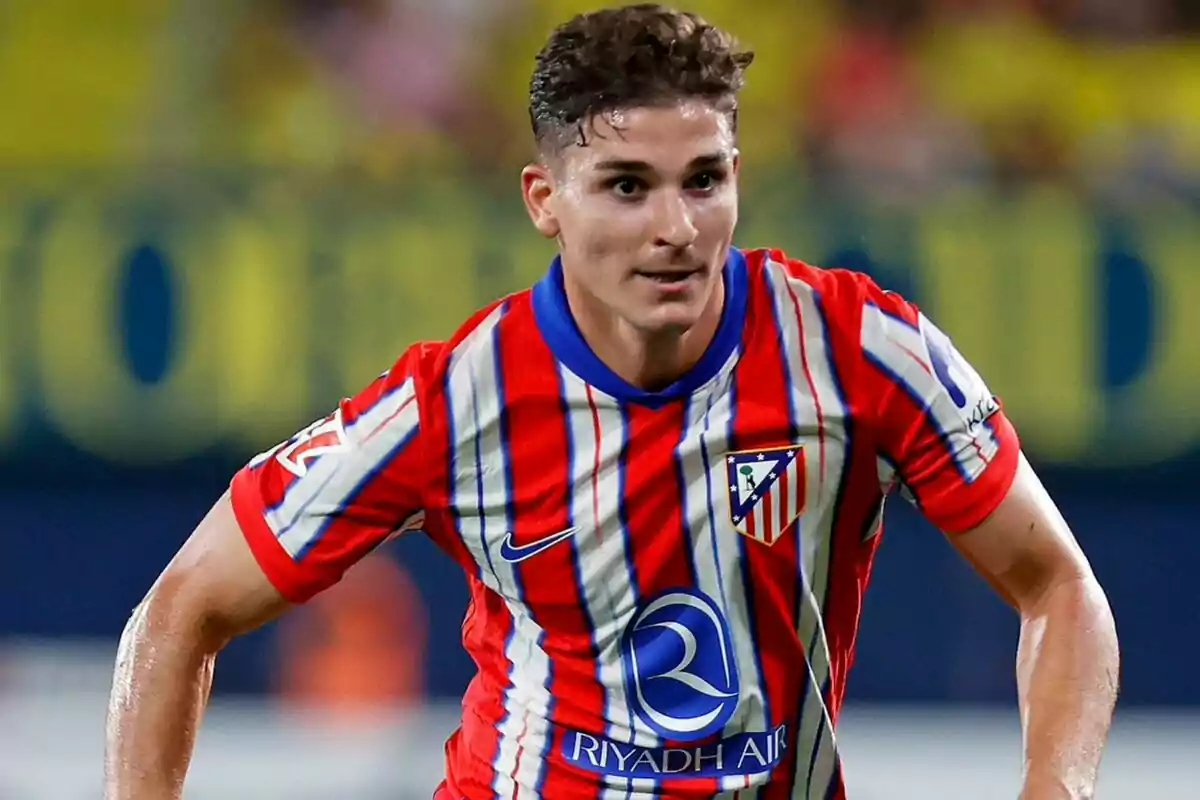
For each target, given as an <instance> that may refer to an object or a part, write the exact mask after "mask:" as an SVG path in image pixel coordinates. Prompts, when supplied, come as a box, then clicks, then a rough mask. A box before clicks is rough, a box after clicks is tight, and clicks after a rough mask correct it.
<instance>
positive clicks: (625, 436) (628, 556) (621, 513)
mask: <svg viewBox="0 0 1200 800" xmlns="http://www.w3.org/2000/svg"><path fill="white" fill-rule="evenodd" d="M619 407H620V410H621V450H620V453H619V454H618V456H617V497H618V498H620V501H619V502H618V503H617V519H618V520H619V521H620V525H621V539H622V540H623V541H624V542H625V567H626V569H628V570H629V591H630V593H631V594H632V595H633V605H634V608H637V607H638V606H639V605H641V602H642V600H641V596H642V592H641V587H640V586H638V579H637V564H636V563H635V561H634V558H633V537H632V536H630V534H629V515H628V513H627V512H626V510H625V509H626V503H625V488H626V483H627V481H628V468H629V439H630V436H629V427H630V425H629V409H628V408H627V407H626V406H625V404H624V403H620V404H619ZM614 616H615V614H614ZM625 705H626V711H627V712H628V720H629V730H630V733H631V736H630V742H632V741H634V736H633V734H634V732H635V731H636V730H637V727H636V721H635V720H634V717H633V704H632V703H626V704H625ZM656 785H657V782H656ZM631 797H633V779H632V778H629V779H627V782H626V785H625V800H630V798H631Z"/></svg>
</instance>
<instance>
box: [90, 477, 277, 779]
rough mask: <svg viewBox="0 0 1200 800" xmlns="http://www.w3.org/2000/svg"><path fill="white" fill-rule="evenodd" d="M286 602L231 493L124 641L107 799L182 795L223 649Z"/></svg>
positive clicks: (111, 722) (111, 723)
mask: <svg viewBox="0 0 1200 800" xmlns="http://www.w3.org/2000/svg"><path fill="white" fill-rule="evenodd" d="M288 605H289V604H288V602H287V601H286V600H284V599H283V597H281V596H280V594H279V592H278V591H277V590H276V589H275V588H274V587H273V586H272V585H271V584H270V582H269V581H268V580H267V578H266V576H265V575H264V574H263V572H262V570H261V569H260V568H259V566H258V563H257V562H256V561H255V560H254V556H253V555H252V554H251V552H250V547H249V545H247V543H246V541H245V539H244V538H243V536H242V532H241V530H240V529H239V527H238V523H237V520H236V518H235V517H234V513H233V507H232V505H231V504H230V499H229V495H228V493H226V494H225V495H224V496H222V497H221V499H220V500H218V501H217V503H216V504H215V505H214V506H213V508H212V510H211V511H209V513H208V515H207V516H206V517H205V518H204V520H203V521H201V523H200V524H199V525H198V526H197V527H196V530H195V532H194V533H193V534H192V535H191V537H190V538H189V539H188V540H187V542H185V543H184V545H183V547H181V548H180V550H179V552H178V553H177V554H176V556H175V558H174V559H172V561H171V563H170V564H169V565H168V566H167V568H166V570H164V571H163V573H162V575H160V576H159V578H158V580H157V581H156V582H155V584H154V586H153V587H151V589H150V592H149V593H148V594H147V595H146V597H145V598H144V599H143V600H142V602H141V603H139V604H138V606H137V608H135V609H134V611H133V615H132V616H131V617H130V620H129V623H128V624H127V625H126V627H125V632H124V633H123V634H122V636H121V643H120V647H119V649H118V652H117V663H116V670H115V673H114V675H113V687H112V696H111V698H110V700H109V708H108V724H107V735H106V744H105V794H104V796H105V798H106V799H107V800H143V799H145V800H151V799H152V800H167V798H179V797H180V796H181V795H182V792H183V780H184V775H185V774H186V772H187V767H188V762H189V761H190V759H191V755H192V746H193V744H194V742H195V738H196V729H197V727H198V726H199V724H200V719H201V717H202V716H203V713H204V708H205V705H206V704H207V702H208V693H209V689H210V687H211V685H212V673H213V665H214V663H215V661H216V656H217V653H218V652H219V651H220V649H221V648H222V647H224V646H225V644H226V643H227V642H228V641H229V640H230V639H232V638H233V637H235V636H237V635H239V634H241V633H245V632H247V631H249V630H252V629H254V628H256V627H258V626H260V625H263V624H264V623H266V622H268V621H270V620H272V619H274V618H275V617H278V616H279V615H280V614H282V613H283V612H284V611H285V610H286V609H287V608H288Z"/></svg>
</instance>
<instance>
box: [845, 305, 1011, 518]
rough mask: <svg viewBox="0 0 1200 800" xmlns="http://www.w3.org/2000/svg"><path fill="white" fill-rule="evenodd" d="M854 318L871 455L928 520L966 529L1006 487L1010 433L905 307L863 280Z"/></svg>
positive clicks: (944, 340)
mask: <svg viewBox="0 0 1200 800" xmlns="http://www.w3.org/2000/svg"><path fill="white" fill-rule="evenodd" d="M861 312H862V326H861V341H860V345H861V349H862V354H863V357H864V359H865V362H866V363H865V364H864V365H863V370H864V374H863V384H864V388H865V389H866V390H867V392H868V394H867V398H868V399H867V400H866V401H865V402H866V403H867V404H868V405H869V407H870V417H871V423H872V424H871V427H872V429H873V431H874V433H875V438H876V442H877V446H878V447H879V449H880V451H881V453H880V454H881V455H882V456H883V457H884V458H885V459H887V460H889V461H890V462H891V463H892V464H893V465H894V466H895V469H896V471H897V473H898V477H899V479H900V481H901V483H902V489H903V490H905V491H904V494H905V496H906V497H908V498H909V499H910V500H911V501H912V502H913V503H914V504H915V505H916V506H917V507H918V508H919V509H920V510H921V511H922V512H923V513H924V514H925V516H926V517H927V518H928V519H929V520H930V521H931V522H932V523H934V524H935V525H937V526H938V527H939V528H940V529H942V530H943V531H945V532H947V533H958V532H963V531H967V530H970V529H971V528H973V527H975V526H976V525H978V524H979V523H981V522H983V521H984V519H986V518H987V517H988V516H989V515H990V514H991V513H992V512H993V511H995V509H996V507H997V506H998V505H999V504H1000V501H1002V500H1003V499H1004V497H1005V495H1006V494H1007V493H1008V490H1009V488H1010V487H1011V486H1012V482H1013V478H1014V477H1015V475H1016V471H1017V464H1018V462H1019V454H1020V444H1019V442H1018V439H1017V434H1016V431H1015V430H1014V429H1013V426H1012V424H1011V423H1010V422H1009V420H1008V418H1007V417H1006V416H1005V414H1004V411H1003V409H1002V408H1001V403H1000V400H999V399H998V398H997V397H996V396H994V395H993V394H992V392H991V391H990V390H989V389H988V387H987V384H986V383H985V382H984V380H983V378H982V377H981V376H980V375H979V373H978V372H977V371H976V370H975V369H974V368H973V367H972V366H971V365H970V363H968V362H967V360H966V359H965V358H963V356H962V354H961V353H959V352H958V350H957V349H956V348H955V347H954V344H953V343H952V342H951V341H950V338H949V337H948V336H947V335H946V334H945V333H943V332H942V331H941V330H939V329H938V327H937V326H936V325H934V324H933V322H931V321H930V320H929V318H928V317H926V316H925V314H923V313H922V312H921V311H920V310H919V309H918V308H917V307H916V306H915V305H913V304H912V303H909V302H907V301H905V300H904V299H902V298H901V297H900V296H899V295H897V294H895V293H893V292H885V291H883V290H881V289H879V288H878V287H877V286H875V285H874V284H873V283H868V284H867V288H866V292H865V297H864V300H863V305H862V308H861Z"/></svg>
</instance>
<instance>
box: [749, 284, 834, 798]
mask: <svg viewBox="0 0 1200 800" xmlns="http://www.w3.org/2000/svg"><path fill="white" fill-rule="evenodd" d="M767 275H768V277H769V279H770V289H771V293H772V295H773V297H774V300H775V318H776V321H777V323H778V324H779V326H780V330H781V332H782V333H783V337H782V339H783V350H784V356H785V358H786V360H787V370H788V385H789V386H791V389H792V391H791V413H792V419H793V420H794V421H795V424H796V426H797V428H799V429H800V430H801V431H802V432H805V431H806V432H814V433H815V432H818V431H820V435H821V436H823V437H824V443H825V444H824V448H822V447H821V446H820V445H818V446H817V447H810V448H806V452H805V462H806V464H807V466H808V474H809V476H815V477H816V478H817V480H812V479H811V477H810V480H809V481H808V487H807V489H808V491H807V499H806V502H807V509H808V512H807V514H806V516H805V519H804V523H805V524H804V528H803V530H802V531H801V563H800V565H799V568H800V572H801V576H802V579H803V587H804V591H803V593H802V595H801V598H800V614H799V619H798V624H797V633H798V635H799V636H800V641H802V642H804V643H805V653H806V655H807V661H808V672H809V674H808V680H807V681H806V684H805V695H804V699H803V700H802V704H801V713H800V730H799V731H798V732H797V734H796V737H795V748H796V773H795V778H794V784H795V793H794V795H793V796H794V797H797V798H807V797H809V796H813V797H821V798H823V797H824V796H825V792H826V790H827V789H828V786H829V784H830V783H831V781H832V779H833V774H834V769H835V767H836V763H837V751H836V741H835V738H834V732H833V726H832V724H831V723H830V719H829V711H828V709H827V708H826V707H825V700H824V693H825V690H826V688H827V687H828V683H829V642H828V640H827V638H826V636H825V628H824V609H825V599H826V590H827V589H828V585H829V563H830V551H831V549H832V543H833V542H832V540H833V533H834V529H833V526H834V522H835V514H836V511H837V508H836V500H837V487H838V486H839V485H840V483H841V481H842V478H843V473H844V471H845V468H846V461H845V459H846V453H847V452H848V449H849V444H850V443H849V431H848V430H847V428H846V425H845V422H846V414H847V411H846V408H845V406H844V404H843V402H842V398H841V395H840V392H839V390H838V384H837V379H836V377H835V367H834V365H833V362H832V357H831V355H830V349H829V341H828V332H827V331H826V329H825V320H824V317H823V315H822V313H821V308H820V305H819V300H818V298H817V296H816V292H815V290H814V289H813V288H812V287H811V286H809V285H808V284H807V283H805V282H804V281H801V280H798V279H795V278H792V277H790V276H788V274H787V273H786V271H785V270H784V268H783V266H782V265H780V264H777V263H774V262H770V263H769V264H768V272H767ZM802 321H803V326H802V325H801V322H802ZM818 406H819V410H818ZM822 449H823V450H824V453H822ZM822 466H823V467H824V468H823V469H822ZM822 500H824V501H825V502H824V503H823V502H822Z"/></svg>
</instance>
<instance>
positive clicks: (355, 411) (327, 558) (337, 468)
mask: <svg viewBox="0 0 1200 800" xmlns="http://www.w3.org/2000/svg"><path fill="white" fill-rule="evenodd" d="M429 350H430V348H428V346H414V347H413V348H411V349H410V350H409V351H407V352H406V353H405V354H404V356H402V357H401V358H400V359H399V361H397V362H396V364H395V365H394V366H393V367H392V369H390V370H389V371H388V372H385V373H384V374H383V375H381V376H379V377H378V378H377V379H376V380H374V381H373V382H372V383H371V384H370V385H368V386H367V387H366V388H365V389H363V390H362V391H361V392H359V393H358V394H356V395H354V396H353V397H350V398H346V399H343V400H342V401H341V402H340V403H339V404H338V406H337V408H335V409H334V410H333V411H332V413H330V414H329V415H328V416H326V417H324V418H323V419H320V420H317V421H316V422H314V423H312V424H311V425H309V426H308V427H306V428H305V429H303V430H302V431H300V432H299V433H297V434H296V435H295V436H292V437H291V438H290V439H288V440H287V441H285V442H283V443H281V444H279V445H277V446H275V447H273V448H271V449H270V450H268V451H266V452H264V453H262V454H260V455H258V456H256V457H255V458H254V459H252V460H251V461H250V462H249V463H248V464H247V465H246V466H245V467H243V468H242V469H241V470H240V471H239V472H238V473H237V474H236V475H235V476H234V478H233V481H232V484H231V486H230V493H231V497H232V502H233V509H234V513H235V515H236V516H237V520H238V524H239V526H240V527H241V529H242V532H243V534H244V535H245V537H246V540H247V542H248V543H249V545H250V549H251V551H252V552H253V553H254V556H255V558H256V559H257V560H258V563H259V565H260V566H261V567H262V569H263V572H264V573H265V574H266V576H267V578H268V579H269V580H270V581H271V583H272V584H274V586H275V587H276V588H277V589H278V590H279V591H280V593H281V594H282V595H283V596H284V597H286V598H287V599H289V600H291V601H292V602H296V603H299V602H303V601H305V600H307V599H309V598H310V597H312V596H313V595H315V594H317V593H318V592H320V591H321V590H323V589H325V588H327V587H329V586H331V585H333V584H335V583H337V582H338V581H339V580H340V579H341V577H342V574H343V573H344V572H345V571H346V570H347V569H348V568H349V567H350V566H352V565H353V564H354V563H355V562H357V561H358V560H360V559H361V558H363V557H364V556H366V555H367V554H368V553H370V552H371V551H372V550H374V549H375V548H376V547H378V546H379V545H380V544H382V543H383V542H384V541H386V540H387V539H389V538H391V537H392V536H394V535H397V534H399V533H402V532H404V531H409V530H415V529H418V528H420V527H421V526H422V525H423V523H424V510H425V497H426V496H427V494H428V490H427V489H426V487H425V486H424V485H423V483H422V476H425V475H428V474H429V472H430V470H429V469H428V466H429V464H428V463H427V462H426V461H425V459H426V457H427V456H426V453H425V450H426V444H425V442H424V440H423V438H422V431H423V425H422V402H421V401H420V400H419V398H420V395H421V391H422V386H423V383H424V381H423V380H422V366H423V361H426V360H427V358H426V357H425V356H424V355H423V354H425V353H428V352H429Z"/></svg>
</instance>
